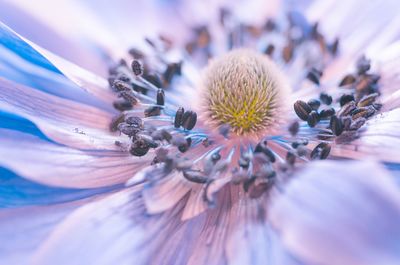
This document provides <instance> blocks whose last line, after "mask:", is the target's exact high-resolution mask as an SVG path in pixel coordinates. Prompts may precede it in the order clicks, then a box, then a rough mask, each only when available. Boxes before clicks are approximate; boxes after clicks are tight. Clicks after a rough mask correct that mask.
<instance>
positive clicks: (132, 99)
mask: <svg viewBox="0 0 400 265" xmlns="http://www.w3.org/2000/svg"><path fill="white" fill-rule="evenodd" d="M119 95H120V96H121V97H122V98H123V99H125V100H126V101H128V102H129V103H131V104H132V105H136V104H137V103H138V99H137V98H136V96H135V94H134V93H133V92H132V91H131V90H129V91H122V92H120V93H119Z"/></svg>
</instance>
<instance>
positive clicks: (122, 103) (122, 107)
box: [113, 99, 133, 111]
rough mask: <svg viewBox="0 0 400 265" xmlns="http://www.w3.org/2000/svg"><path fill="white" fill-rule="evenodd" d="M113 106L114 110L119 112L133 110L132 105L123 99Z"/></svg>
mask: <svg viewBox="0 0 400 265" xmlns="http://www.w3.org/2000/svg"><path fill="white" fill-rule="evenodd" d="M113 106H114V108H115V109H117V110H119V111H125V110H130V109H132V108H133V106H132V104H131V103H130V102H129V101H127V100H125V99H121V100H116V101H114V102H113Z"/></svg>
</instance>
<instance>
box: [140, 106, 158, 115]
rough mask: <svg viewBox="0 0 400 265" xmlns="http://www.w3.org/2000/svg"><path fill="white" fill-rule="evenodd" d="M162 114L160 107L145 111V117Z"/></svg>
mask: <svg viewBox="0 0 400 265" xmlns="http://www.w3.org/2000/svg"><path fill="white" fill-rule="evenodd" d="M160 114H161V108H159V107H149V108H147V109H145V110H144V116H145V117H151V116H159V115H160Z"/></svg>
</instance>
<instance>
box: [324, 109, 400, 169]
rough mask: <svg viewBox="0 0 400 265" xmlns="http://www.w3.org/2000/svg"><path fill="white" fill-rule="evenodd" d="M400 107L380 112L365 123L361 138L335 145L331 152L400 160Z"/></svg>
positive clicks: (351, 155)
mask: <svg viewBox="0 0 400 265" xmlns="http://www.w3.org/2000/svg"><path fill="white" fill-rule="evenodd" d="M399 132H400V109H394V110H392V111H388V112H385V113H382V114H378V115H377V116H375V117H374V118H372V119H371V120H369V121H368V122H367V124H366V125H365V130H364V131H361V133H360V138H359V139H357V140H354V141H352V142H350V143H347V144H343V145H338V146H335V147H334V148H333V149H332V151H331V153H332V155H334V156H338V157H348V158H353V159H361V158H366V157H369V158H371V159H374V158H375V159H376V158H379V160H381V161H383V162H395V163H399V162H400V160H399V159H400V150H399V149H398V148H396V147H397V146H400V140H399V139H400V134H399Z"/></svg>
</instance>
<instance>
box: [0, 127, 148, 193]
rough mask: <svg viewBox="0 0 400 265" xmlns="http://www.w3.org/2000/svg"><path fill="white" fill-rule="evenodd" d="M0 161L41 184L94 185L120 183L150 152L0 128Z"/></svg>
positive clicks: (138, 166)
mask: <svg viewBox="0 0 400 265" xmlns="http://www.w3.org/2000/svg"><path fill="white" fill-rule="evenodd" d="M0 141H1V143H2V144H1V145H0V165H2V166H4V167H6V168H9V169H11V170H12V171H14V172H16V173H17V174H19V175H20V176H22V177H24V178H27V179H29V180H32V181H35V182H39V183H42V184H46V185H50V186H58V187H69V188H96V187H106V186H110V185H115V184H121V183H124V182H125V181H127V180H128V179H129V178H130V177H132V174H133V173H134V172H136V171H137V170H139V169H140V168H141V167H142V166H144V165H146V164H149V163H150V162H151V160H152V157H151V156H146V157H143V158H137V157H132V156H131V155H130V154H129V153H127V152H121V151H110V150H108V151H107V150H104V151H96V150H88V151H85V152H84V151H79V150H75V149H71V148H69V147H66V146H61V145H56V144H54V143H49V142H47V141H44V140H41V139H39V138H37V137H35V136H32V135H29V134H25V133H21V132H18V131H12V130H7V129H0Z"/></svg>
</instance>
